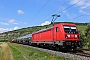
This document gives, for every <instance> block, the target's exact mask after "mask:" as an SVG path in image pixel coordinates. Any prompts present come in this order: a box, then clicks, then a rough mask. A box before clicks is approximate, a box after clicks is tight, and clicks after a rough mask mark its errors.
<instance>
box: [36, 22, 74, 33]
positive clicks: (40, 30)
mask: <svg viewBox="0 0 90 60" xmlns="http://www.w3.org/2000/svg"><path fill="white" fill-rule="evenodd" d="M59 24H62V25H70V26H72V25H75V24H72V23H59ZM59 24H55V25H59ZM51 28H53V27H50V28H46V29H42V30H39V31H37V32H34V33H39V32H42V31H46V30H49V29H51Z"/></svg>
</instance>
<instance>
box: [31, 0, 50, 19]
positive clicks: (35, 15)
mask: <svg viewBox="0 0 90 60" xmlns="http://www.w3.org/2000/svg"><path fill="white" fill-rule="evenodd" d="M48 2H49V0H47V2H46V3H45V4H44V5H43V6H42V8H41V9H40V10H39V11H38V12H37V14H36V15H35V16H34V17H33V18H32V20H34V19H35V18H36V16H37V15H38V14H39V13H40V12H41V10H42V9H43V8H44V7H45V6H46V5H47V3H48Z"/></svg>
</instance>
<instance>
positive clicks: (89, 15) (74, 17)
mask: <svg viewBox="0 0 90 60" xmlns="http://www.w3.org/2000/svg"><path fill="white" fill-rule="evenodd" d="M86 15H87V16H90V15H88V14H82V15H79V16H76V17H74V18H72V19H76V18H79V17H82V16H86Z"/></svg>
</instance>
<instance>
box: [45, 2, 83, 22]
mask: <svg viewBox="0 0 90 60" xmlns="http://www.w3.org/2000/svg"><path fill="white" fill-rule="evenodd" d="M81 1H82V0H79V1H78V2H76V3H74V4H72V5H70V6H69V7H67V8H65V9H63V10H61V11H60V12H58V13H57V14H60V13H62V12H63V11H65V10H67V9H69V8H71V7H72V6H74V5H76V4H78V3H79V2H81ZM64 4H65V3H64ZM64 4H63V5H64ZM50 18H51V17H50ZM50 18H48V19H50ZM48 19H46V20H48ZM46 20H44V21H46Z"/></svg>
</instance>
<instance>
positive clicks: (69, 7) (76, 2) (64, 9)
mask: <svg viewBox="0 0 90 60" xmlns="http://www.w3.org/2000/svg"><path fill="white" fill-rule="evenodd" d="M81 1H82V0H79V1H78V2H76V3H74V4H72V5H70V6H69V7H67V8H65V9H63V10H62V11H60V12H58V13H57V14H59V13H62V12H63V11H65V10H67V9H69V8H71V7H72V6H74V5H76V4H78V3H79V2H81Z"/></svg>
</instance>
